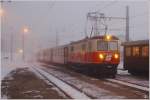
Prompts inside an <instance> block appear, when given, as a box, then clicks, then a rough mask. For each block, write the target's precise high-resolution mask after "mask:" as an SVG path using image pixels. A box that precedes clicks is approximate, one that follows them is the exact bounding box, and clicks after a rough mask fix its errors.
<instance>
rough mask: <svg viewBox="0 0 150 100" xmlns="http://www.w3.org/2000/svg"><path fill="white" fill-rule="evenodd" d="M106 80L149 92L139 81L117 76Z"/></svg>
mask: <svg viewBox="0 0 150 100" xmlns="http://www.w3.org/2000/svg"><path fill="white" fill-rule="evenodd" d="M47 66H49V67H51V68H53V69H56V70H61V67H58V66H54V65H47ZM122 78H123V77H122ZM105 80H106V81H109V82H113V83H117V84H120V85H124V86H127V87H131V88H135V89H138V90H142V91H145V92H149V87H146V86H142V85H140V84H137V83H132V82H129V81H126V80H119V79H117V78H116V79H105Z"/></svg>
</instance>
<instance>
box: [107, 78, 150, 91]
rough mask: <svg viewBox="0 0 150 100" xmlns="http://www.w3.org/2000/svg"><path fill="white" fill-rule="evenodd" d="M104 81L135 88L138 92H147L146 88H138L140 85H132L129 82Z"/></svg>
mask: <svg viewBox="0 0 150 100" xmlns="http://www.w3.org/2000/svg"><path fill="white" fill-rule="evenodd" d="M106 80H107V81H110V82H113V83H117V84H121V85H125V86H128V87H131V88H135V89H138V90H142V91H145V92H149V88H148V87H144V86H140V85H137V84H133V83H130V82H125V81H121V80H118V79H106Z"/></svg>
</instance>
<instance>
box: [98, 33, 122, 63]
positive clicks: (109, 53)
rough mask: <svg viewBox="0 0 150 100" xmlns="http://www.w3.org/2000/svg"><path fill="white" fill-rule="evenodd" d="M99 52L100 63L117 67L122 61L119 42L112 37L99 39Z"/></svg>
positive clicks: (107, 36)
mask: <svg viewBox="0 0 150 100" xmlns="http://www.w3.org/2000/svg"><path fill="white" fill-rule="evenodd" d="M97 52H98V58H99V62H100V63H106V64H115V65H117V64H118V63H119V61H120V54H119V40H118V39H116V38H115V37H113V36H111V35H106V36H104V37H103V39H98V40H97Z"/></svg>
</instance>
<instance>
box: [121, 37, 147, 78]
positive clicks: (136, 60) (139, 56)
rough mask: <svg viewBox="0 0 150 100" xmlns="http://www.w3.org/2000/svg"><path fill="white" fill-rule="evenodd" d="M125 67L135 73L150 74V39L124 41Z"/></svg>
mask: <svg viewBox="0 0 150 100" xmlns="http://www.w3.org/2000/svg"><path fill="white" fill-rule="evenodd" d="M123 46H124V69H126V70H128V72H129V73H131V74H133V75H142V74H143V75H147V76H148V75H149V40H138V41H130V42H124V43H123Z"/></svg>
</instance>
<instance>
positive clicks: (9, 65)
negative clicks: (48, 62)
mask: <svg viewBox="0 0 150 100" xmlns="http://www.w3.org/2000/svg"><path fill="white" fill-rule="evenodd" d="M24 67H28V64H27V63H24V62H21V61H18V62H17V61H14V62H10V61H8V60H2V61H1V80H2V79H3V78H4V77H5V76H6V75H7V74H9V73H10V72H11V71H12V70H15V69H17V68H24Z"/></svg>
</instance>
